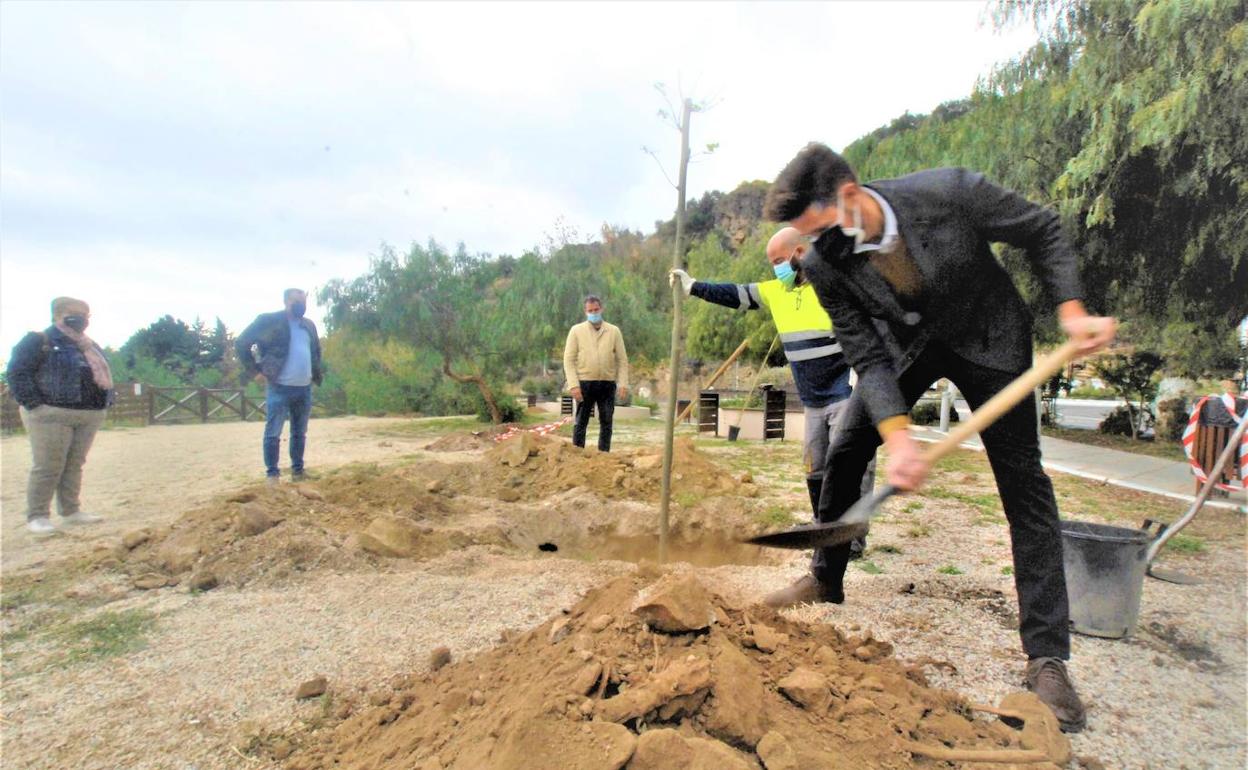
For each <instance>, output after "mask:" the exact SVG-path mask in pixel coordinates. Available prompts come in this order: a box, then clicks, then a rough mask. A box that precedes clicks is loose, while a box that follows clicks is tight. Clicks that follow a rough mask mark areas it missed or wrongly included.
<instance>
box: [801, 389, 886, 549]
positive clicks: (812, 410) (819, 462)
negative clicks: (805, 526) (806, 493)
mask: <svg viewBox="0 0 1248 770" xmlns="http://www.w3.org/2000/svg"><path fill="white" fill-rule="evenodd" d="M848 403H849V399H841V400H840V401H834V402H832V403H831V404H826V405H824V406H807V407H803V408H802V411H803V412H804V413H805V416H806V440H805V442H804V444H805V446H804V447H803V452H804V454H805V463H806V484H807V486H808V487H809V486H810V485H811V484H816V485H822V483H823V475H824V470H823V464H824V458H826V457H827V455H828V447H829V446H831V445H832V441H833V439H835V438H836V434H837V432H839V431H840V429H841V418H842V417H843V416H844V415H845V406H846V405H847V404H848ZM874 487H875V457H872V458H871V462H869V463H867V470H866V472H864V473H863V474H862V486H861V487H860V488H859V492H860V493H861V494H862V495H863V496H864V497H865V496H867V495H869V494H871V491H872V490H873V489H874ZM815 515H816V517H817V516H818V511H816V512H815ZM850 549H851V550H852V551H853V553H856V554H861V553H863V552H865V551H866V550H867V539H866V538H865V537H856V538H854V540H853V542H852V543H850Z"/></svg>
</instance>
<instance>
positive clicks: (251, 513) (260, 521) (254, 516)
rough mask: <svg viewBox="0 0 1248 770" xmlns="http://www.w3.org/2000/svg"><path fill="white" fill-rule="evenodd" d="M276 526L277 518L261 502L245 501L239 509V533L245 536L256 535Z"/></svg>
mask: <svg viewBox="0 0 1248 770" xmlns="http://www.w3.org/2000/svg"><path fill="white" fill-rule="evenodd" d="M275 526H277V520H276V519H275V518H273V517H272V516H270V515H269V512H268V511H267V510H265V508H264V506H262V505H260V504H259V503H256V502H250V503H244V504H243V507H242V508H240V509H239V511H238V533H239V534H240V535H242V536H243V537H254V536H256V535H259V534H261V533H263V532H267V531H268V530H270V529H272V528H273V527H275Z"/></svg>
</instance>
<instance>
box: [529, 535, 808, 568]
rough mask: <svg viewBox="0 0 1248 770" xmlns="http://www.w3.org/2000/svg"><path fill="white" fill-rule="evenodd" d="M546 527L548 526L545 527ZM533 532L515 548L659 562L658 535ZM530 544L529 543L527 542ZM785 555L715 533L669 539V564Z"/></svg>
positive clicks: (764, 560)
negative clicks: (539, 533)
mask: <svg viewBox="0 0 1248 770" xmlns="http://www.w3.org/2000/svg"><path fill="white" fill-rule="evenodd" d="M544 528H545V527H544ZM534 534H536V533H533V532H527V533H526V532H523V531H519V532H515V533H513V534H512V537H511V540H512V542H513V543H515V544H516V545H520V546H527V547H528V548H533V547H534V545H536V547H537V550H539V551H543V552H546V553H554V552H556V551H557V552H558V553H559V556H561V557H568V558H572V559H593V560H616V561H631V562H634V563H640V562H642V561H651V562H653V561H658V557H659V536H658V535H657V534H653V535H621V534H616V533H613V532H606V533H603V532H598V533H594V534H589V533H586V532H583V531H581V532H577V531H568V530H564V531H561V532H560V533H559V537H558V539H557V541H556V539H555V538H552V537H551V534H552V533H550V532H543V533H542V534H541V535H538V536H537V537H534ZM526 541H527V543H526ZM783 556H784V555H783V554H780V553H778V552H776V551H774V550H771V549H766V548H760V547H758V546H756V545H749V544H746V543H742V542H739V541H738V540H737V539H736V537H734V536H733V535H731V534H729V533H727V532H722V531H715V530H700V531H697V532H689V531H684V532H681V531H676V532H673V533H672V535H671V537H670V538H669V539H668V544H667V559H668V561H670V562H688V563H690V564H693V565H695V566H698V567H719V566H723V565H725V564H744V565H750V566H753V565H757V564H778V563H780V561H781V560H782V559H783Z"/></svg>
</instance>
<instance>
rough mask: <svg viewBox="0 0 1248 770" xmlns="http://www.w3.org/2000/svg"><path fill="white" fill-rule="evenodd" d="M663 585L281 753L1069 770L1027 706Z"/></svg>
mask: <svg viewBox="0 0 1248 770" xmlns="http://www.w3.org/2000/svg"><path fill="white" fill-rule="evenodd" d="M654 577H655V575H654V574H650V575H648V576H647V577H642V576H641V575H640V574H638V575H634V576H630V577H625V578H619V579H616V580H614V581H612V582H610V583H607V584H605V585H603V586H601V587H599V588H597V589H595V590H593V591H591V592H590V593H589V594H588V595H587V596H586V598H585V599H584V600H582V601H581V602H579V603H577V604H576V605H575V606H574V607H572V608H571V609H569V610H567V611H566V612H565V614H563V615H560V616H557V617H556V618H554V619H552V620H550V621H549V622H547V623H545V624H543V625H541V626H539V627H537V628H535V629H533V630H531V631H528V632H525V633H523V634H510V633H504V640H503V643H502V644H501V645H500V646H499V647H497V648H495V649H494V650H492V651H490V652H487V653H483V654H481V655H479V656H477V657H475V658H472V659H468V660H464V661H459V662H455V663H451V664H449V665H444V664H445V663H446V660H447V658H448V655H447V653H446V650H444V649H439V650H437V651H435V653H436V664H435V663H433V662H431V668H432V669H434V670H432V671H430V672H428V673H423V674H419V673H418V674H412V675H409V676H407V677H405V678H403V679H402V680H401V681H399V682H398V684H397V685H396V686H395V687H394V688H392V689H387V690H384V691H380V692H375V693H373V694H372V695H371V696H370V697H369V698H368V702H367V704H355V703H352V702H350V701H347V702H340V705H339V707H338V709H337V713H338V717H339V718H341V719H342V720H343V721H341V722H339V723H337V724H336V725H333V726H331V727H326V728H323V729H321V730H320V731H318V732H313V733H305V734H303V735H301V736H290V737H289V742H286V743H284V746H286V747H289V746H291V745H294V746H295V747H296V748H297V751H296V753H295V754H294V755H293V756H291V757H290V758H289V760H288V761H287V765H286V766H287V767H288V768H289V770H319V769H320V768H339V769H341V770H354V769H358V770H364V769H365V768H370V769H371V768H378V767H407V768H415V769H416V770H452V769H453V768H474V769H475V768H486V767H488V768H494V769H495V770H520V769H521V768H560V769H561V770H599V769H602V770H619V769H620V768H628V769H629V770H686V768H702V769H703V770H759V769H760V768H766V770H786V769H787V770H796V769H797V768H816V767H818V768H905V767H936V766H948V765H945V764H944V761H943V760H949V761H960V760H971V759H987V758H989V757H990V756H991V757H995V761H997V762H1002V761H1016V762H1023V761H1028V762H1036V761H1037V760H1048V761H1049V762H1053V763H1056V764H1065V762H1066V761H1068V759H1069V743H1068V742H1067V741H1066V739H1065V738H1064V737H1063V736H1061V733H1060V732H1059V731H1057V728H1056V723H1055V720H1054V719H1053V718H1052V714H1051V712H1049V711H1048V710H1047V709H1046V708H1044V707H1043V706H1041V705H1039V702H1038V701H1036V700H1035V699H1034V697H1033V696H1031V695H1029V694H1019V695H1018V696H1010V698H1007V701H1011V703H1010V704H1009V707H1008V708H1007V709H1006V710H1007V711H1008V712H1009V713H1010V714H1011V715H1013V716H1017V717H1023V718H1024V719H1025V724H1024V727H1023V729H1022V731H1017V730H1014V729H1011V728H1009V727H1007V726H1006V725H1005V724H1003V723H1002V722H999V721H995V720H992V721H988V720H984V719H982V718H978V719H977V718H975V717H974V714H973V712H972V709H971V707H970V706H969V704H967V703H966V702H965V701H964V700H963V699H962V698H961V697H960V696H958V695H956V694H954V693H951V692H947V691H941V690H936V689H932V688H930V687H928V686H927V685H926V682H925V679H924V676H923V673H922V671H921V670H919V669H917V668H913V667H907V666H905V665H903V664H901V663H899V662H898V661H897V660H895V659H894V658H893V657H892V649H891V647H890V646H889V645H888V644H886V643H883V642H880V641H878V640H875V639H872V638H870V637H869V636H868V637H865V638H854V637H847V636H844V635H842V634H841V633H840V632H838V631H837V630H836V629H834V628H833V627H831V626H827V625H812V624H805V623H798V622H792V621H789V620H787V619H785V618H784V617H783V616H781V615H778V614H776V613H775V612H773V611H771V610H769V609H767V608H766V607H762V606H752V607H748V608H738V607H733V606H730V605H729V604H728V603H726V602H725V601H724V600H723V599H722V598H720V597H718V596H716V595H714V594H712V593H710V592H709V591H708V590H707V589H706V588H705V587H704V586H703V585H702V584H701V583H700V582H699V581H698V580H697V578H696V577H694V576H693V575H692V574H691V573H668V574H666V575H664V576H662V578H661V579H659V580H658V581H657V582H654ZM330 691H331V693H332V692H333V684H332V683H331V684H330ZM1003 705H1004V704H1003ZM971 750H973V751H991V752H996V753H995V754H991V755H984V754H975V755H971V754H967V753H965V752H967V751H971ZM1001 752H1007V753H1004V754H1002V753H1001ZM283 754H285V749H284V750H283ZM281 758H282V759H285V758H286V757H285V756H283V757H281ZM1027 766H1028V767H1049V768H1051V767H1053V764H1047V763H1045V762H1041V763H1037V764H1028V765H1027Z"/></svg>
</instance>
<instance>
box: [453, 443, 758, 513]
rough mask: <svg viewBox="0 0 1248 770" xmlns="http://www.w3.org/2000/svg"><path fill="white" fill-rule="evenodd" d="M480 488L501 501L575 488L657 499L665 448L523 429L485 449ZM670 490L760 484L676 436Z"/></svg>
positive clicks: (707, 493) (729, 492) (750, 488)
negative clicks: (582, 443) (571, 439)
mask: <svg viewBox="0 0 1248 770" xmlns="http://www.w3.org/2000/svg"><path fill="white" fill-rule="evenodd" d="M477 469H478V470H479V471H480V473H479V475H478V476H477V477H476V479H475V481H476V482H478V484H479V485H480V486H479V488H481V489H483V490H489V492H490V493H492V494H494V495H495V496H497V497H498V498H499V499H502V500H531V499H536V498H541V497H545V496H547V495H549V494H551V493H554V492H562V491H566V490H569V489H573V488H576V487H584V488H586V489H590V490H593V491H594V492H596V493H598V494H599V495H601V496H603V497H605V498H608V499H621V498H628V499H631V500H645V501H656V500H658V499H659V493H660V490H661V487H662V473H663V450H662V449H661V448H659V449H655V448H650V447H647V448H644V449H634V450H627V451H621V452H598V451H596V450H594V449H584V448H580V447H575V446H573V445H572V444H570V443H568V442H567V441H565V440H563V439H560V438H553V437H546V436H538V435H536V434H533V433H522V434H520V435H518V436H516V437H515V438H511V439H508V440H506V441H503V442H501V443H500V444H499V445H498V446H496V447H494V448H492V449H490V450H489V451H487V452H486V462H485V463H483V464H481V465H478V466H477ZM672 494H673V496H674V497H676V498H678V499H680V498H682V497H683V498H686V499H704V498H707V497H720V496H737V497H757V496H758V488H757V487H755V486H754V485H753V484H752V483H749V482H746V481H742V480H741V479H738V478H735V477H734V476H733V475H732V474H731V473H730V472H728V471H725V470H724V469H723V468H721V467H719V466H718V465H716V464H715V463H714V462H713V461H711V460H710V459H709V458H707V457H706V455H704V454H702V453H701V452H699V451H698V449H697V447H696V446H694V443H693V439H691V438H689V437H687V436H682V437H680V438H678V439H677V440H676V443H675V446H674V451H673V455H672Z"/></svg>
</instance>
